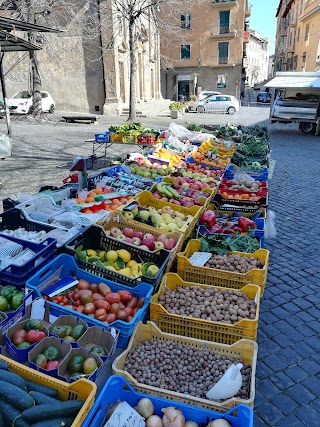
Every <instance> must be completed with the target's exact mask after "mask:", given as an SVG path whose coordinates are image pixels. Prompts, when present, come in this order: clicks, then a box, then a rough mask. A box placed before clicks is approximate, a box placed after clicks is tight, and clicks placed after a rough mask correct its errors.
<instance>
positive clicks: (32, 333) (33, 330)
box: [10, 320, 46, 350]
mask: <svg viewBox="0 0 320 427" xmlns="http://www.w3.org/2000/svg"><path fill="white" fill-rule="evenodd" d="M43 329H44V326H43V324H42V322H41V321H40V320H28V321H27V322H26V323H25V325H24V326H23V327H21V328H20V329H17V330H15V331H14V333H13V334H12V336H11V338H10V340H11V342H12V344H13V345H14V346H15V347H17V348H18V349H19V350H24V349H26V348H28V347H30V346H32V345H33V344H34V343H36V342H38V341H41V340H42V339H43V338H45V336H46V334H45V332H44V331H43Z"/></svg>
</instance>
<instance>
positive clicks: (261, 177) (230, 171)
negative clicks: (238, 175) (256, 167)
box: [224, 165, 269, 181]
mask: <svg viewBox="0 0 320 427" xmlns="http://www.w3.org/2000/svg"><path fill="white" fill-rule="evenodd" d="M238 171H239V172H243V173H246V174H248V175H250V176H251V177H252V178H254V179H256V180H257V181H268V174H269V169H268V168H263V169H261V170H260V171H252V170H251V171H250V170H238V169H236V168H235V167H234V166H233V165H229V166H228V168H227V169H226V171H225V173H224V178H227V179H233V178H234V173H235V172H238Z"/></svg>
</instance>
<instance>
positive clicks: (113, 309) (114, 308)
mask: <svg viewBox="0 0 320 427" xmlns="http://www.w3.org/2000/svg"><path fill="white" fill-rule="evenodd" d="M120 310H121V307H120V305H119V304H118V303H117V302H115V303H114V304H111V307H110V309H109V313H114V314H117V313H118V311H120Z"/></svg>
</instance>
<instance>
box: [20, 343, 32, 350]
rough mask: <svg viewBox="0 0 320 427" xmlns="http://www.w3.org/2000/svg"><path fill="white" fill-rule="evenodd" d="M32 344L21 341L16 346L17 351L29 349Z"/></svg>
mask: <svg viewBox="0 0 320 427" xmlns="http://www.w3.org/2000/svg"><path fill="white" fill-rule="evenodd" d="M31 345H32V344H31V343H30V342H28V341H23V342H21V343H20V344H19V345H18V349H19V350H25V349H26V348H28V347H30V346H31Z"/></svg>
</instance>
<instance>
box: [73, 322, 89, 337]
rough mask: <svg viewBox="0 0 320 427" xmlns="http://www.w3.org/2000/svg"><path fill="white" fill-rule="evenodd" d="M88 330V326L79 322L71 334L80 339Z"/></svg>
mask: <svg viewBox="0 0 320 427" xmlns="http://www.w3.org/2000/svg"><path fill="white" fill-rule="evenodd" d="M85 332H86V327H85V326H84V325H80V324H77V325H75V326H74V327H73V328H72V332H71V333H70V335H71V336H72V338H74V339H75V340H78V339H79V338H80V337H82V335H83V334H84V333H85Z"/></svg>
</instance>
